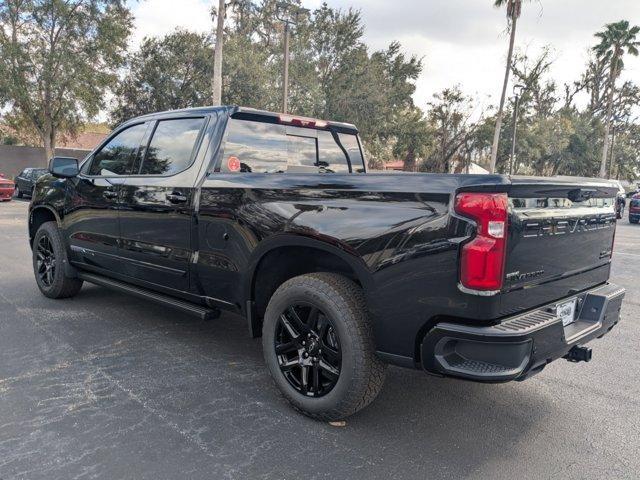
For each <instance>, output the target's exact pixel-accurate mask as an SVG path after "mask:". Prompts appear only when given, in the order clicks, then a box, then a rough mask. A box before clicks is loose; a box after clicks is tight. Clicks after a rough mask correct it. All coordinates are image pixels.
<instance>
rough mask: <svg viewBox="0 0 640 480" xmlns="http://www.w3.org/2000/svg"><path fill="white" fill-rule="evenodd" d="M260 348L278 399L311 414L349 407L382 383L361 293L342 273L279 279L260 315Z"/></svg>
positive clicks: (363, 402)
mask: <svg viewBox="0 0 640 480" xmlns="http://www.w3.org/2000/svg"><path fill="white" fill-rule="evenodd" d="M262 346H263V352H264V357H265V361H266V363H267V367H268V368H269V371H270V373H271V376H272V378H273V380H274V382H275V383H276V386H277V387H278V389H279V390H280V391H281V392H282V394H283V395H284V397H285V398H286V399H287V400H288V401H289V402H290V403H291V404H292V405H293V407H294V408H296V409H297V410H299V411H300V412H302V413H303V414H305V415H307V416H309V417H312V418H315V419H318V420H326V421H332V420H339V419H343V418H345V417H347V416H349V415H352V414H354V413H356V412H357V411H359V410H361V409H363V408H364V407H366V406H367V405H369V403H371V402H372V401H373V400H374V399H375V397H376V396H377V395H378V393H379V392H380V389H381V388H382V384H383V383H384V377H385V370H386V365H385V364H384V363H383V362H381V361H380V360H379V359H378V358H377V357H376V355H375V347H374V341H373V333H372V331H371V326H370V323H369V318H368V314H367V307H366V303H365V300H364V294H363V292H362V290H361V289H360V288H359V287H358V286H357V285H356V284H355V283H354V282H352V281H351V280H349V279H348V278H345V277H343V276H342V275H337V274H334V273H313V274H308V275H301V276H299V277H295V278H292V279H291V280H288V281H287V282H285V283H284V284H282V285H281V286H280V287H279V288H278V290H276V292H275V293H274V295H273V297H271V300H270V301H269V305H268V307H267V311H266V313H265V319H264V324H263V336H262Z"/></svg>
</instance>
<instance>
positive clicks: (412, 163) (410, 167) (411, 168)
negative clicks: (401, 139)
mask: <svg viewBox="0 0 640 480" xmlns="http://www.w3.org/2000/svg"><path fill="white" fill-rule="evenodd" d="M403 170H404V171H405V172H415V171H416V154H415V152H414V151H413V148H410V149H409V151H408V152H407V156H406V157H405V159H404V168H403Z"/></svg>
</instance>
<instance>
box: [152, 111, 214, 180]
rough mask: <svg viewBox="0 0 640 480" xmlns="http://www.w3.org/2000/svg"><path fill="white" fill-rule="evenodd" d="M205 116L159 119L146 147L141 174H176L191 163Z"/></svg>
mask: <svg viewBox="0 0 640 480" xmlns="http://www.w3.org/2000/svg"><path fill="white" fill-rule="evenodd" d="M203 124H204V118H202V117H201V118H178V119H171V120H160V121H159V122H158V125H157V126H156V129H155V131H154V132H153V136H152V137H151V141H150V142H149V146H148V148H147V151H146V154H145V157H144V160H143V162H142V166H141V168H140V174H141V175H173V174H176V173H178V172H181V171H183V170H185V169H186V168H187V167H189V165H191V159H192V158H193V154H194V150H195V147H196V141H197V140H198V137H199V135H200V131H201V130H202V126H203Z"/></svg>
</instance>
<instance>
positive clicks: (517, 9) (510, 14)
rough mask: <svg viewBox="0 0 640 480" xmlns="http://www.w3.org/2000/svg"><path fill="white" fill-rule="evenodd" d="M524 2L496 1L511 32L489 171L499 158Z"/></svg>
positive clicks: (516, 0)
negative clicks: (499, 145) (506, 103)
mask: <svg viewBox="0 0 640 480" xmlns="http://www.w3.org/2000/svg"><path fill="white" fill-rule="evenodd" d="M522 2H523V0H495V1H494V4H493V5H494V6H495V7H503V6H505V5H506V6H507V19H508V22H509V28H510V30H511V32H510V35H509V51H508V53H507V67H506V68H505V72H504V82H503V83H502V94H501V96H500V105H499V107H498V114H497V116H496V127H495V131H494V134H493V147H492V149H491V163H490V165H489V171H490V172H491V173H493V172H495V169H496V159H497V156H498V144H499V142H500V131H501V129H502V117H503V115H504V103H505V100H506V97H507V86H508V85H509V73H510V72H511V59H512V57H513V47H514V44H515V41H516V26H517V24H518V19H519V18H520V15H521V13H522Z"/></svg>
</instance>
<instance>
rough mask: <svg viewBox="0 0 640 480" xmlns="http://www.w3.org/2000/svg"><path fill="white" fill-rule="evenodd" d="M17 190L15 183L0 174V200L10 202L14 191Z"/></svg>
mask: <svg viewBox="0 0 640 480" xmlns="http://www.w3.org/2000/svg"><path fill="white" fill-rule="evenodd" d="M14 190H15V184H14V183H13V182H12V181H11V180H9V179H8V178H5V176H4V175H2V174H0V201H2V202H8V201H11V199H12V198H13V192H14Z"/></svg>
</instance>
